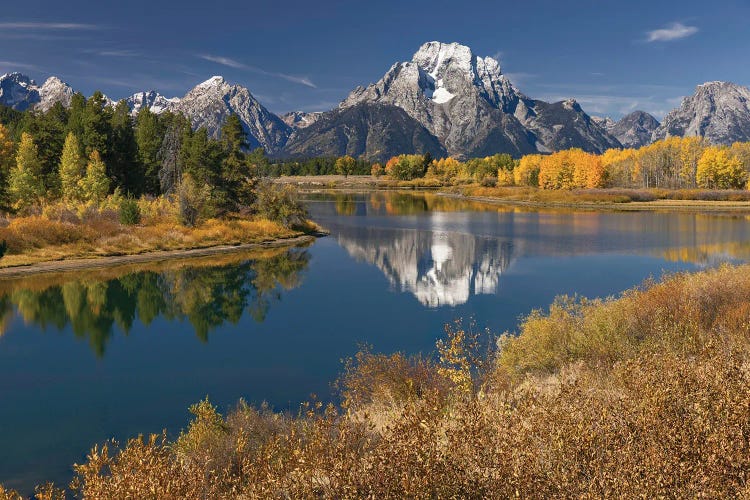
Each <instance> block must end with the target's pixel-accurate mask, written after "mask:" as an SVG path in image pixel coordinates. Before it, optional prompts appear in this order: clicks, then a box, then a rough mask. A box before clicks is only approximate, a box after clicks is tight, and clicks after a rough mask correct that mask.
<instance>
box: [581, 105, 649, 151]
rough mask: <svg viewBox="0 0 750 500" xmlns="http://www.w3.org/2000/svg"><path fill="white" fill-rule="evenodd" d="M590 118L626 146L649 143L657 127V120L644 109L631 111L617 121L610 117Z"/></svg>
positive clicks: (638, 146) (637, 146)
mask: <svg viewBox="0 0 750 500" xmlns="http://www.w3.org/2000/svg"><path fill="white" fill-rule="evenodd" d="M591 119H592V120H594V121H595V122H596V123H597V124H598V125H599V126H600V127H602V128H603V129H604V130H606V131H607V133H609V134H610V135H612V136H614V137H615V138H616V139H617V140H618V141H620V144H622V145H623V146H624V147H626V148H640V147H642V146H646V145H648V144H651V137H652V135H653V133H654V131H655V130H656V129H657V128H659V122H658V120H657V119H656V118H654V117H653V116H651V115H650V114H648V113H646V112H645V111H633V112H632V113H630V114H629V115H627V116H624V117H623V118H621V119H620V120H619V121H617V122H615V121H614V120H612V118H610V117H605V118H600V117H595V116H592V117H591Z"/></svg>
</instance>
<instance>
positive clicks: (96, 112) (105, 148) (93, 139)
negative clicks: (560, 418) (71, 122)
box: [81, 91, 112, 159]
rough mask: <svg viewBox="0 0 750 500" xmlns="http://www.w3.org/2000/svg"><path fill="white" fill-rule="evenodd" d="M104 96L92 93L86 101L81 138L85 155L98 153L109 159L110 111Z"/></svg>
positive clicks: (110, 139) (110, 140)
mask: <svg viewBox="0 0 750 500" xmlns="http://www.w3.org/2000/svg"><path fill="white" fill-rule="evenodd" d="M106 104H107V101H106V100H105V98H104V94H102V93H101V92H99V91H96V92H94V95H93V96H91V99H89V100H88V101H86V107H85V109H84V111H83V120H82V122H83V136H82V137H81V139H82V142H83V146H84V148H85V152H86V154H88V155H90V154H91V153H92V152H93V151H98V152H99V154H100V155H101V157H102V158H104V159H109V155H110V152H111V148H110V145H111V143H112V126H111V124H110V114H111V111H110V110H109V108H108V107H107V106H106Z"/></svg>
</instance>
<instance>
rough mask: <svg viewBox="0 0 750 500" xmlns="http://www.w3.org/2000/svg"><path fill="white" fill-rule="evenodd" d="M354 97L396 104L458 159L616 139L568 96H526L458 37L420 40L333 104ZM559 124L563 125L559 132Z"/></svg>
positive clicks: (597, 147)
mask: <svg viewBox="0 0 750 500" xmlns="http://www.w3.org/2000/svg"><path fill="white" fill-rule="evenodd" d="M362 103H378V104H385V105H391V106H396V107H399V108H401V109H403V110H404V111H406V113H407V114H408V115H409V116H411V117H412V118H414V119H415V120H417V121H418V122H419V123H421V124H422V125H423V126H424V127H425V128H426V129H427V130H428V131H429V132H430V133H431V134H433V135H435V136H436V137H437V138H438V139H440V141H441V143H442V144H444V145H445V147H446V149H447V150H448V153H449V154H451V155H452V156H457V157H459V158H461V157H471V156H477V155H488V154H493V153H497V152H509V153H511V154H513V155H516V156H519V155H522V154H526V153H531V152H538V151H544V152H548V151H554V150H557V149H561V148H567V147H582V148H584V149H586V150H589V151H603V150H604V149H607V148H609V147H617V146H619V145H620V144H619V142H617V140H615V139H614V138H612V137H611V136H609V135H608V134H607V133H606V132H604V131H603V130H602V129H601V128H600V127H599V126H597V125H596V124H595V123H593V122H591V120H590V119H589V118H588V115H586V114H585V113H584V112H583V110H582V109H581V107H580V105H578V103H576V102H575V101H566V102H564V103H559V104H552V105H550V104H548V103H544V102H542V101H535V100H533V99H529V98H528V97H526V96H525V95H523V94H522V93H521V92H520V91H518V90H517V89H516V88H515V87H514V86H513V84H512V83H511V82H510V80H509V79H508V78H507V77H506V76H505V75H503V74H502V70H501V68H500V63H499V62H498V61H497V60H496V59H494V58H492V57H479V56H476V55H475V54H474V53H473V52H472V50H471V49H470V48H469V47H467V46H465V45H461V44H458V43H442V42H428V43H425V44H424V45H422V46H421V47H420V48H419V49H418V50H417V52H416V53H415V54H414V56H413V57H412V60H411V61H409V62H401V63H396V64H394V65H393V66H392V67H391V69H390V70H388V72H387V73H386V74H385V75H384V76H383V78H381V79H380V80H379V81H378V82H377V83H374V84H371V85H369V86H368V87H367V88H363V87H358V88H356V89H355V90H354V91H352V93H351V94H349V96H348V97H347V98H346V99H345V100H344V101H343V102H342V103H341V105H340V108H342V109H346V108H351V107H354V106H357V105H359V104H362ZM560 123H569V126H568V127H567V129H566V130H565V131H562V128H560V126H559V125H560Z"/></svg>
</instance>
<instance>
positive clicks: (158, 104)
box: [125, 90, 180, 116]
mask: <svg viewBox="0 0 750 500" xmlns="http://www.w3.org/2000/svg"><path fill="white" fill-rule="evenodd" d="M125 102H127V103H128V107H130V110H131V114H132V115H133V116H135V115H137V114H138V111H140V110H141V108H143V107H146V108H148V109H149V110H150V111H151V112H152V113H156V114H159V113H163V112H165V111H175V110H176V109H177V106H178V105H179V103H180V99H179V98H178V97H172V98H167V97H164V96H163V95H161V94H160V93H158V92H156V91H155V90H148V91H146V92H138V93H135V94H133V95H131V96H130V97H128V98H127V99H125Z"/></svg>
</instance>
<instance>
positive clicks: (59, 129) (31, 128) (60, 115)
mask: <svg viewBox="0 0 750 500" xmlns="http://www.w3.org/2000/svg"><path fill="white" fill-rule="evenodd" d="M26 116H27V120H25V123H24V125H23V131H24V132H27V133H28V134H30V135H31V136H32V137H34V143H35V144H36V146H37V148H38V151H39V161H40V162H41V165H42V167H41V175H42V180H43V182H44V185H45V187H46V188H47V191H49V192H51V193H58V192H59V190H60V177H59V175H58V170H57V168H58V166H59V162H60V155H61V154H62V149H63V144H64V142H65V128H66V123H67V121H68V112H67V110H66V109H65V107H64V106H63V105H62V104H61V103H55V105H54V106H52V108H50V109H49V110H48V111H47V112H46V113H37V112H29V113H26Z"/></svg>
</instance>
